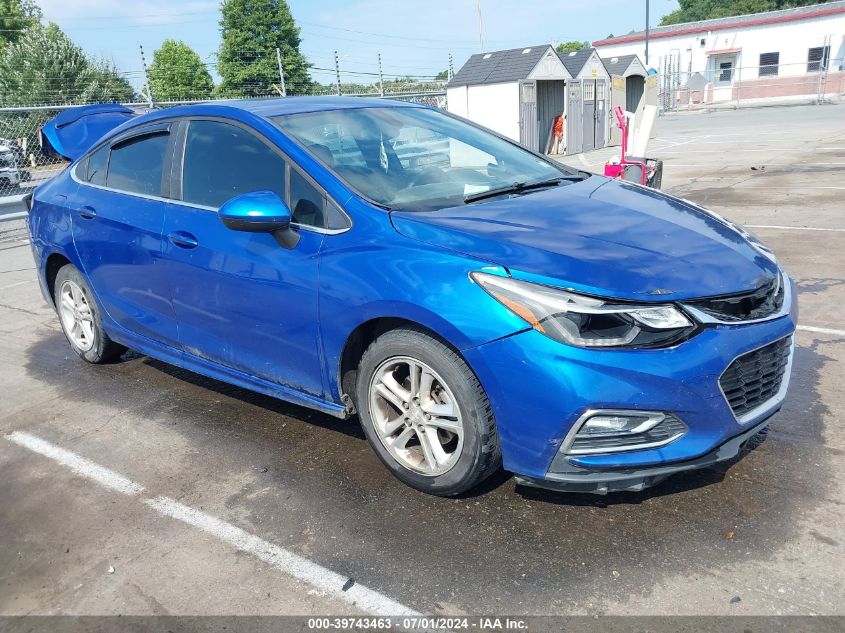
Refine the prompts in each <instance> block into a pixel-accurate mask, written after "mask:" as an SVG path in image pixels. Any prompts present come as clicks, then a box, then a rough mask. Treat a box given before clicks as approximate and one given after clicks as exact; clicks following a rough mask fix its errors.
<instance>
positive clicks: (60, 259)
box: [44, 252, 73, 305]
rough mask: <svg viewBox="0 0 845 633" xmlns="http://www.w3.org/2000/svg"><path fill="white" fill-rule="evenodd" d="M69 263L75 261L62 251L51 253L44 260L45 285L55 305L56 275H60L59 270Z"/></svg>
mask: <svg viewBox="0 0 845 633" xmlns="http://www.w3.org/2000/svg"><path fill="white" fill-rule="evenodd" d="M68 264H73V262H72V261H70V259H68V258H67V257H65V256H64V255H63V254H62V253H58V252H54V253H50V255H49V256H48V257H47V259H46V260H45V262H44V285H45V288H46V289H47V292H48V293H49V297H50V300H51V301H52V303H53V305H55V303H56V299H55V297H56V293H55V286H56V275H58V274H59V271H60V270H61V269H62V268H63V267H64V266H66V265H68Z"/></svg>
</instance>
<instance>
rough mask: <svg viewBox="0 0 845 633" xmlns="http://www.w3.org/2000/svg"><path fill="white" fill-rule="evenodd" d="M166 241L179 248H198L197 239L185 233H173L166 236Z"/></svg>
mask: <svg viewBox="0 0 845 633" xmlns="http://www.w3.org/2000/svg"><path fill="white" fill-rule="evenodd" d="M167 239H169V240H170V241H171V242H172V243H173V244H175V245H176V246H179V247H180V248H196V247H197V246H199V242H198V241H197V238H195V237H194V236H193V235H191V234H190V233H187V232H186V231H174V232H173V233H171V234H170V235H168V236H167Z"/></svg>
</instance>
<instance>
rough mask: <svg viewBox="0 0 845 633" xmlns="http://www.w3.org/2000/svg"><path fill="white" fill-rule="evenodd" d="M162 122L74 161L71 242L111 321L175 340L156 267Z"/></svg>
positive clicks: (161, 273) (164, 138)
mask: <svg viewBox="0 0 845 633" xmlns="http://www.w3.org/2000/svg"><path fill="white" fill-rule="evenodd" d="M169 139H170V133H169V124H165V125H156V126H152V127H151V128H148V129H143V128H142V129H141V130H138V131H136V132H134V133H133V135H132V136H131V137H130V138H122V139H118V140H117V141H116V142H114V143H112V144H111V146H109V145H105V146H103V147H102V148H100V149H99V150H97V151H95V152H94V153H93V154H92V155H91V156H90V157H89V158H88V159H86V160H84V161H81V162H80V163H79V164H78V165H77V166H76V167H75V172H74V177H75V178H76V179H77V180H78V181H79V182H80V186H79V188H78V189H77V191H76V193H75V194H73V195H72V196H71V197H70V199H69V200H68V204H69V206H70V208H71V210H72V220H71V221H72V227H73V228H72V232H73V241H74V244H75V245H76V250H77V252H78V253H79V258H80V260H81V263H82V268H83V272H84V274H85V276H86V277H87V278H88V280H89V282H90V283H91V286H92V288H93V290H94V293H95V295H96V297H97V300H98V302H99V304H100V306H101V308H102V309H103V310H104V311H105V312H106V314H107V315H108V316H109V317H111V320H112V321H114V323H116V324H117V326H118V327H120V328H122V329H123V330H126V331H127V332H129V333H131V334H134V335H141V336H144V337H146V338H150V339H153V340H156V341H160V342H162V343H164V344H166V345H171V346H174V347H175V346H176V345H177V344H178V343H177V332H176V318H175V314H174V312H173V306H172V305H171V303H170V286H169V283H168V281H167V275H166V272H165V270H164V266H162V261H161V251H162V235H161V230H162V225H163V224H164V213H165V207H166V204H167V203H166V202H165V201H164V200H163V194H164V191H163V188H165V187H166V186H167V178H166V177H164V175H165V174H167V173H169V168H168V167H167V158H166V157H167V153H168V152H167V150H168V143H169Z"/></svg>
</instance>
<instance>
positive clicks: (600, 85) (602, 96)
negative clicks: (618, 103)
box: [596, 81, 606, 101]
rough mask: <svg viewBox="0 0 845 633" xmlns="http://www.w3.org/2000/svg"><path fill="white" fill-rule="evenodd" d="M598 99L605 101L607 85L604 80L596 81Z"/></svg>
mask: <svg viewBox="0 0 845 633" xmlns="http://www.w3.org/2000/svg"><path fill="white" fill-rule="evenodd" d="M596 99H597V100H598V101H604V100H605V99H606V96H605V86H604V82H603V81H598V82H596Z"/></svg>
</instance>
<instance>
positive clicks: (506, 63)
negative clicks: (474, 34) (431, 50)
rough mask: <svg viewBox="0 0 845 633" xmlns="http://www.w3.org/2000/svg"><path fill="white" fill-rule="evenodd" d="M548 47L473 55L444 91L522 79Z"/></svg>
mask: <svg viewBox="0 0 845 633" xmlns="http://www.w3.org/2000/svg"><path fill="white" fill-rule="evenodd" d="M549 48H551V45H550V44H540V45H539V46H527V47H523V48H511V49H508V50H505V51H493V52H490V53H476V54H475V55H473V56H472V57H470V58H469V59H468V60H467V62H466V63H465V64H464V65H463V66H461V68H460V70H459V71H458V72H457V73H455V76H454V77H452V81H450V82H449V83H448V84H447V88H456V87H458V86H477V85H482V84H499V83H508V82H512V81H520V80H522V79H526V78H527V77H528V75H530V74H531V71H532V70H534V67H535V66H536V65H537V62H539V61H540V59H542V57H543V55H545V54H546V52H547V51H548V50H549Z"/></svg>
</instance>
